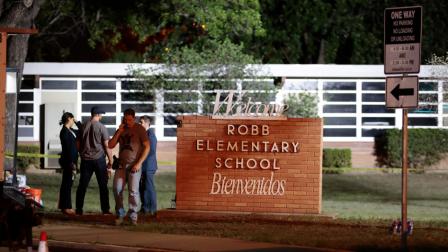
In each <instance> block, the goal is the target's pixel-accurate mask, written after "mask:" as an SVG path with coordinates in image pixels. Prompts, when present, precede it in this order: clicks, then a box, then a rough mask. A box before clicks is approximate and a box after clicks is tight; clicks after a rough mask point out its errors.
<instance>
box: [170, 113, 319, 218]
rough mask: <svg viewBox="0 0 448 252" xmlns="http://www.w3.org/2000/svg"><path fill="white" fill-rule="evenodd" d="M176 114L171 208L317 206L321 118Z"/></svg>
mask: <svg viewBox="0 0 448 252" xmlns="http://www.w3.org/2000/svg"><path fill="white" fill-rule="evenodd" d="M177 119H178V120H179V127H178V129H177V164H176V169H177V171H176V209H179V210H209V211H237V212H258V213H291V214H293V213H297V214H319V213H320V212H321V204H322V175H321V174H322V119H309V118H306V119H305V118H288V119H286V120H240V119H237V120H235V119H233V120H232V119H229V120H222V119H218V120H217V119H212V118H210V117H207V116H180V117H178V118H177Z"/></svg>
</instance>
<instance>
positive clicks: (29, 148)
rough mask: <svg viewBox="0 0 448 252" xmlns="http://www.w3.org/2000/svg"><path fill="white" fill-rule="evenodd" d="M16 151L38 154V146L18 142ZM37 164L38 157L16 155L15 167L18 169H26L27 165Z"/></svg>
mask: <svg viewBox="0 0 448 252" xmlns="http://www.w3.org/2000/svg"><path fill="white" fill-rule="evenodd" d="M17 152H18V153H29V154H39V153H40V147H39V146H38V145H29V144H19V145H17ZM31 164H32V165H35V166H39V158H38V157H17V169H18V170H19V171H22V172H24V171H26V169H27V168H28V166H29V165H31Z"/></svg>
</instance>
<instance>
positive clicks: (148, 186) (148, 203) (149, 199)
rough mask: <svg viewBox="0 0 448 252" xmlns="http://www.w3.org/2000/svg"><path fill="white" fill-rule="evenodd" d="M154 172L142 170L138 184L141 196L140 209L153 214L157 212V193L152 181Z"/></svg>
mask: <svg viewBox="0 0 448 252" xmlns="http://www.w3.org/2000/svg"><path fill="white" fill-rule="evenodd" d="M154 175H155V174H154V173H152V172H144V173H143V174H142V183H141V185H140V194H141V196H142V197H141V198H142V209H143V211H144V212H145V213H151V214H155V213H156V212H157V194H156V187H155V183H154Z"/></svg>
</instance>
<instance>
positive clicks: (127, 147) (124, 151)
mask: <svg viewBox="0 0 448 252" xmlns="http://www.w3.org/2000/svg"><path fill="white" fill-rule="evenodd" d="M117 143H119V144H120V150H119V154H118V159H119V161H118V162H119V166H118V169H116V170H115V176H114V186H113V191H114V197H115V212H116V214H117V219H116V220H115V224H116V225H121V224H122V223H123V221H124V217H125V216H126V212H125V210H124V206H123V191H124V187H125V186H126V182H127V183H128V191H129V195H128V203H129V210H128V216H129V218H130V220H131V223H132V224H133V225H136V224H137V219H138V205H139V203H140V193H139V183H140V177H141V174H142V169H141V168H142V164H143V161H145V159H146V156H147V155H148V153H149V148H150V145H149V140H148V137H147V136H146V130H145V128H143V126H141V125H140V124H137V123H136V122H135V111H134V110H133V109H126V110H125V111H124V118H123V122H122V123H121V124H120V127H119V128H118V129H117V131H116V132H115V134H114V136H113V137H112V139H111V140H110V141H109V148H111V149H112V148H114V147H115V146H116V145H117ZM115 162H117V161H115Z"/></svg>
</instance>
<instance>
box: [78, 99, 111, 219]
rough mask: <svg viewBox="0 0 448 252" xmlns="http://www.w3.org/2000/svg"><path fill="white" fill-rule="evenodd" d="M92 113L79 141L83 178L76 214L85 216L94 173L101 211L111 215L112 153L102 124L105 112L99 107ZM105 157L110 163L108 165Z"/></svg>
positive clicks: (82, 127) (80, 180) (81, 177)
mask: <svg viewBox="0 0 448 252" xmlns="http://www.w3.org/2000/svg"><path fill="white" fill-rule="evenodd" d="M90 112H91V118H90V120H89V121H87V122H85V123H84V124H83V125H82V126H81V133H80V137H79V138H78V141H77V145H78V150H79V154H80V156H81V167H80V173H81V176H80V178H79V185H78V189H77V190H76V214H78V215H82V214H83V207H84V197H85V195H86V190H87V187H88V186H89V182H90V178H92V174H93V173H95V176H96V180H97V182H98V186H99V191H100V203H101V211H102V212H103V214H111V213H110V211H109V209H110V205H109V189H108V188H107V181H108V179H109V176H108V175H109V172H110V171H112V151H111V150H110V149H109V148H108V143H109V133H108V132H107V129H106V127H105V126H104V125H103V124H102V123H101V122H100V120H101V118H102V115H103V114H105V112H104V110H102V109H101V108H100V107H97V106H94V107H92V109H91V111H90ZM105 156H107V159H108V161H109V162H108V163H107V164H106V157H105Z"/></svg>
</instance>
